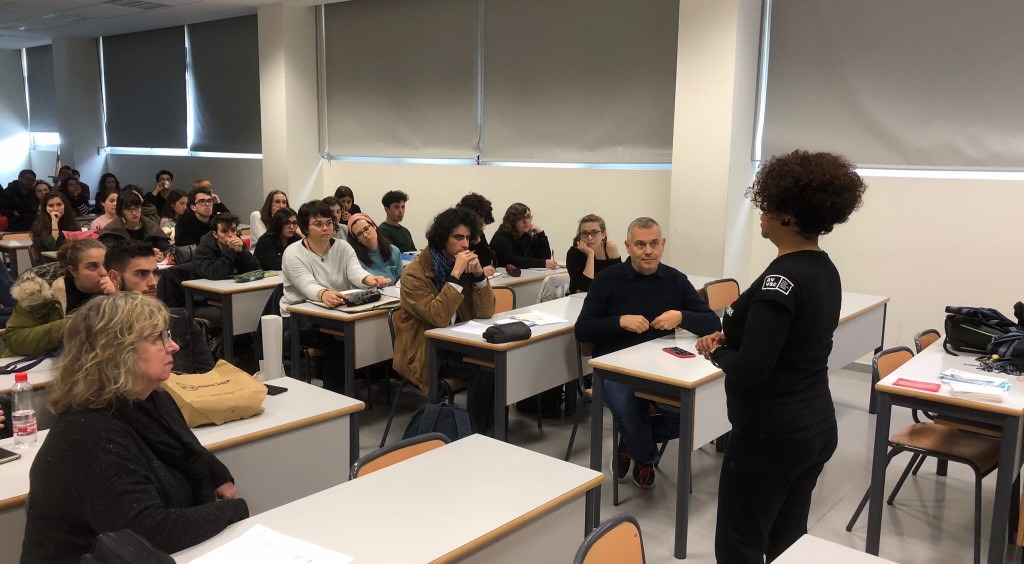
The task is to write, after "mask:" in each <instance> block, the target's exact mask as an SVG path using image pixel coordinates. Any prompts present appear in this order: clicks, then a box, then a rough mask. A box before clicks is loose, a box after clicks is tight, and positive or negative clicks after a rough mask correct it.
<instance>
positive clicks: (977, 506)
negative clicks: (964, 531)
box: [974, 470, 981, 564]
mask: <svg viewBox="0 0 1024 564" xmlns="http://www.w3.org/2000/svg"><path fill="white" fill-rule="evenodd" d="M974 564H981V474H979V473H978V472H977V470H975V472H974Z"/></svg>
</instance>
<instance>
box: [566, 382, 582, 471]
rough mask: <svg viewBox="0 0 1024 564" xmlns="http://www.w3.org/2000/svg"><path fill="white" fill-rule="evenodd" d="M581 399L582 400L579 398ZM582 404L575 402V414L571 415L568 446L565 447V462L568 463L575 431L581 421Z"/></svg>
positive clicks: (574, 439) (574, 440)
mask: <svg viewBox="0 0 1024 564" xmlns="http://www.w3.org/2000/svg"><path fill="white" fill-rule="evenodd" d="M581 399H582V398H581ZM582 403H583V402H577V404H576V413H574V414H573V422H572V432H571V433H569V444H568V445H566V447H565V458H564V459H563V460H565V461H566V462H569V456H570V455H572V445H573V443H575V442H576V431H578V430H579V428H580V421H581V420H582V419H583V405H582Z"/></svg>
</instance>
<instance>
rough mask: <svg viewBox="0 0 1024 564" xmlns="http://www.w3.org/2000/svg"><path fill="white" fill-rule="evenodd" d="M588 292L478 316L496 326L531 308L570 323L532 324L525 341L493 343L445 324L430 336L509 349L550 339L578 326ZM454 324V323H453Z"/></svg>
mask: <svg viewBox="0 0 1024 564" xmlns="http://www.w3.org/2000/svg"><path fill="white" fill-rule="evenodd" d="M585 297H586V294H573V295H570V296H566V297H564V298H559V299H557V300H551V301H548V302H542V303H539V304H534V305H532V306H526V307H521V308H516V309H514V310H512V311H507V312H504V313H499V314H497V315H495V316H494V317H492V318H490V319H477V320H476V321H477V322H478V323H483V324H485V325H493V324H494V320H495V319H508V318H509V317H512V316H513V315H515V314H517V313H526V312H530V311H536V312H541V313H544V314H547V315H550V316H553V317H558V318H560V319H566V320H568V322H567V323H552V324H550V325H539V326H534V327H531V328H530V330H531V332H532V335H533V336H532V337H530V338H529V339H527V340H523V341H513V342H511V343H501V344H492V343H488V342H487V341H485V340H484V338H483V337H480V336H477V335H471V334H469V333H461V332H459V331H455V330H453V329H452V328H451V327H441V328H438V329H431V330H429V331H427V332H426V335H427V337H428V338H431V339H440V340H442V341H452V342H457V343H465V344H470V345H478V346H480V348H486V349H492V350H508V349H514V348H517V347H521V346H523V345H525V344H527V343H530V342H533V341H537V340H540V339H546V338H549V337H552V336H555V335H560V334H562V333H565V332H567V331H571V330H572V328H573V327H574V326H575V325H576V319H577V318H578V317H579V316H580V310H581V309H583V300H584V298H585ZM453 327H454V326H453Z"/></svg>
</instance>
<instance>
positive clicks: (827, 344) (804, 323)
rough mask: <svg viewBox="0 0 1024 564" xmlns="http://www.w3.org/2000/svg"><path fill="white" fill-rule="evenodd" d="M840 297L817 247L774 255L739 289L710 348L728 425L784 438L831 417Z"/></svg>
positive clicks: (831, 269)
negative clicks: (721, 377)
mask: <svg viewBox="0 0 1024 564" xmlns="http://www.w3.org/2000/svg"><path fill="white" fill-rule="evenodd" d="M841 304H842V284H841V282H840V279H839V271H838V270H836V267H835V265H834V264H832V261H831V259H829V257H828V254H826V253H825V252H823V251H798V252H795V253H788V254H785V255H782V256H780V257H778V258H776V259H775V260H774V261H772V262H771V264H769V265H768V268H767V269H765V271H764V272H763V273H762V274H761V275H760V276H758V277H757V278H756V279H755V280H754V283H753V284H752V285H751V286H750V287H749V288H747V290H746V291H744V292H743V293H742V294H740V297H739V299H737V300H736V302H735V303H733V305H732V309H731V311H729V310H727V311H726V316H725V320H724V322H723V325H724V333H725V339H726V341H725V345H724V346H721V347H719V348H718V349H717V350H716V351H715V352H714V353H712V355H711V358H712V360H713V361H714V362H715V363H716V364H717V365H718V366H720V367H721V368H722V371H723V372H725V392H726V405H727V406H728V410H729V421H730V422H731V423H732V426H733V430H734V431H737V432H740V433H744V434H747V435H750V436H755V437H786V436H791V435H794V434H798V433H808V432H814V431H817V430H820V429H823V428H825V427H826V426H828V425H834V424H835V407H834V406H833V404H832V395H831V393H830V392H829V388H828V357H829V354H831V353H832V335H833V333H835V329H836V326H837V325H838V324H839V308H840V305H841Z"/></svg>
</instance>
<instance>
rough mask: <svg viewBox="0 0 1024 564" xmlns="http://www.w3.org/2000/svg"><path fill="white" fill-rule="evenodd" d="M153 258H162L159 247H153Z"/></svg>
mask: <svg viewBox="0 0 1024 564" xmlns="http://www.w3.org/2000/svg"><path fill="white" fill-rule="evenodd" d="M153 258H155V259H156V261H157V262H160V261H162V260H164V253H163V252H162V251H161V250H160V249H158V248H156V247H153Z"/></svg>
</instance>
